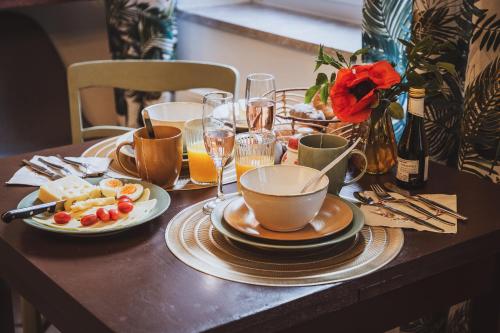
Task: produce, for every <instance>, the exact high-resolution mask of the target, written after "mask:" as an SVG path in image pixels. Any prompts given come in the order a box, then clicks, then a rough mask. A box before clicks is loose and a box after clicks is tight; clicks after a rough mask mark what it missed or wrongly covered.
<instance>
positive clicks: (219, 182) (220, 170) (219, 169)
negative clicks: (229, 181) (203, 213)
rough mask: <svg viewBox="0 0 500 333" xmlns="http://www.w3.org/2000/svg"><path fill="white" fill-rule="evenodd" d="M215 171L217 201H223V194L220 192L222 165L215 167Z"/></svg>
mask: <svg viewBox="0 0 500 333" xmlns="http://www.w3.org/2000/svg"><path fill="white" fill-rule="evenodd" d="M216 170H217V199H219V200H224V193H223V192H222V173H223V172H224V168H223V167H222V165H220V166H219V165H218V166H217V167H216Z"/></svg>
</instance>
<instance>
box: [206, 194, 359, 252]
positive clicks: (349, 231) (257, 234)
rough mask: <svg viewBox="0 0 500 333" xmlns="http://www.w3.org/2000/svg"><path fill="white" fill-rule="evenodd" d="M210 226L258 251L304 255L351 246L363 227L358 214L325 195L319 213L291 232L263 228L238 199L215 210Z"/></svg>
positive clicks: (342, 201) (356, 210) (356, 208)
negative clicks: (329, 248)
mask: <svg viewBox="0 0 500 333" xmlns="http://www.w3.org/2000/svg"><path fill="white" fill-rule="evenodd" d="M211 221H212V225H213V226H214V228H215V229H217V231H219V232H220V233H221V234H222V235H224V236H225V237H226V238H227V239H229V240H230V241H233V242H237V243H238V244H243V245H246V246H251V247H256V248H258V249H261V250H273V251H275V250H280V251H303V250H312V249H318V248H323V247H328V246H334V245H341V244H349V243H353V240H354V239H355V238H356V235H357V234H358V232H359V231H360V230H361V228H362V227H363V225H364V216H363V213H362V212H361V210H360V209H359V208H358V207H357V206H355V205H353V204H352V203H350V202H348V201H345V200H343V199H341V198H339V197H337V196H334V195H330V194H328V195H327V196H326V199H325V202H324V203H323V206H322V207H321V210H320V212H319V213H318V214H317V215H316V217H315V218H314V219H313V220H312V221H310V222H309V224H308V225H307V226H306V227H305V228H303V229H300V230H297V231H292V232H276V231H272V230H269V229H266V228H264V227H263V226H262V225H261V224H260V223H259V221H257V220H256V219H255V216H254V215H253V214H252V212H251V211H250V210H249V209H248V207H247V205H246V204H245V201H244V200H243V197H242V196H241V195H238V196H236V197H232V198H230V199H228V200H227V201H226V202H224V203H223V204H221V205H219V206H217V208H216V209H215V210H214V211H213V212H212V215H211Z"/></svg>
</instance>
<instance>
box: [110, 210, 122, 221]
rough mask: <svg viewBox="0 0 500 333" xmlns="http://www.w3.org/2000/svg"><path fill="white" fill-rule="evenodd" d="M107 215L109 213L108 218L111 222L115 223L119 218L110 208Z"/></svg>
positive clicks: (116, 212)
mask: <svg viewBox="0 0 500 333" xmlns="http://www.w3.org/2000/svg"><path fill="white" fill-rule="evenodd" d="M108 213H109V217H110V218H111V219H112V220H113V221H116V220H118V219H119V218H120V213H118V211H117V210H116V209H114V208H111V209H110V210H108Z"/></svg>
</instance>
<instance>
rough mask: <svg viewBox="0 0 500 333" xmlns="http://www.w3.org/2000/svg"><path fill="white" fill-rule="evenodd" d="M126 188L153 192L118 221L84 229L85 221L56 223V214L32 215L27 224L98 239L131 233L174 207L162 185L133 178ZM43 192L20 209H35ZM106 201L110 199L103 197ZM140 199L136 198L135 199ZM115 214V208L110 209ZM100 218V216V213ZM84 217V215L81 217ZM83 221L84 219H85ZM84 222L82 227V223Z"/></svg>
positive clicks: (95, 180)
mask: <svg viewBox="0 0 500 333" xmlns="http://www.w3.org/2000/svg"><path fill="white" fill-rule="evenodd" d="M105 179H108V180H109V179H110V178H92V179H88V180H87V181H88V182H89V183H90V184H91V185H96V186H97V185H99V184H102V181H103V180H105ZM119 181H120V182H122V184H123V186H124V187H125V186H128V187H134V188H135V187H137V188H141V194H142V192H146V191H148V192H149V195H148V197H149V198H148V199H147V200H146V201H141V202H139V201H140V200H138V201H137V202H134V208H133V210H131V211H130V212H129V213H127V214H125V215H124V217H120V218H119V219H117V220H116V221H113V220H109V221H108V222H103V221H99V222H97V223H95V224H94V225H91V226H82V225H81V224H83V222H79V221H77V220H75V219H72V220H71V221H70V222H69V223H67V224H65V225H58V224H57V223H55V221H54V220H55V218H54V216H55V215H53V214H52V215H49V214H40V215H36V216H32V217H30V218H25V219H23V221H24V222H25V223H26V224H28V225H30V226H32V227H35V228H37V229H41V230H45V231H49V232H54V233H59V234H65V235H71V236H84V237H95V236H106V235H110V234H115V233H118V232H122V231H125V230H128V229H130V228H133V227H136V226H138V225H141V224H144V223H147V222H149V221H151V220H153V219H155V218H157V217H158V216H160V215H161V214H163V213H164V212H165V211H166V210H167V209H168V207H169V206H170V196H169V195H168V193H167V192H166V191H165V190H164V189H162V188H161V187H159V186H156V185H153V184H151V183H148V182H143V181H137V180H131V179H119ZM39 195H40V190H37V191H34V192H32V193H30V194H28V195H27V196H26V197H24V198H23V199H22V200H21V201H20V202H19V204H18V206H17V208H18V209H19V208H25V207H31V206H34V205H39V204H41V203H42V201H41V200H40V199H39ZM100 199H106V198H100ZM134 199H136V198H134ZM102 207H105V208H108V209H109V208H111V207H113V206H112V205H103V206H102ZM97 209H98V207H94V209H93V208H90V209H87V210H86V211H87V212H93V213H94V210H97ZM109 211H111V209H109ZM97 215H98V214H97ZM80 217H81V216H80ZM81 219H82V220H83V218H81ZM80 223H81V224H80Z"/></svg>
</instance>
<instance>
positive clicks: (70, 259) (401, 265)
mask: <svg viewBox="0 0 500 333" xmlns="http://www.w3.org/2000/svg"><path fill="white" fill-rule="evenodd" d="M88 146H89V144H84V145H78V146H66V147H61V148H57V149H51V150H46V151H42V152H40V154H54V153H56V152H57V153H60V154H62V155H66V156H77V155H79V154H80V153H81V152H82V151H83V150H84V148H85V147H88ZM30 156H31V154H29V155H23V156H15V157H10V158H4V159H0V181H2V182H5V181H6V180H8V179H9V177H10V176H11V175H12V174H13V173H14V172H15V171H16V170H17V169H18V167H19V165H20V160H21V157H30ZM387 177H388V176H385V177H380V179H377V178H375V177H365V178H364V179H363V182H362V183H363V184H364V185H365V186H366V185H367V184H369V183H371V182H375V181H379V182H381V181H384V180H385V179H387ZM358 186H359V185H356V186H352V187H350V188H348V189H346V190H347V191H349V190H353V189H356V188H357V187H358ZM226 189H227V190H228V191H234V190H235V186H234V184H233V185H229V186H227V187H226ZM33 190H34V188H33V187H21V186H5V185H0V211H3V210H6V209H8V208H12V207H15V206H16V205H17V203H18V202H19V200H20V199H21V198H22V197H23V196H25V195H26V194H28V193H29V192H31V191H33ZM425 191H426V192H427V193H457V194H458V207H459V209H460V211H461V213H463V214H465V215H467V216H468V217H469V221H468V222H466V223H462V224H460V225H459V232H458V234H456V235H451V234H447V235H441V234H436V233H428V232H414V231H405V244H404V247H403V250H402V251H401V253H400V254H399V255H398V256H397V257H396V259H395V260H393V261H392V262H391V263H390V264H388V265H387V266H385V267H384V268H383V269H380V270H379V271H377V272H375V273H372V274H370V275H368V276H365V277H361V278H358V279H355V280H352V281H348V282H343V283H338V284H334V285H323V286H316V287H300V288H299V287H290V288H277V287H258V286H251V285H246V284H240V283H234V282H228V281H225V280H222V279H218V278H215V277H212V276H208V275H205V274H203V273H200V272H198V271H196V270H194V269H192V268H190V267H188V266H186V265H184V264H183V263H182V262H180V261H179V260H177V259H176V258H175V257H174V256H173V255H172V254H171V253H170V252H169V250H168V249H167V248H166V245H165V240H164V232H165V228H166V226H167V224H168V221H169V220H170V219H171V218H172V217H173V216H174V215H175V214H176V213H177V212H179V211H180V210H181V209H183V208H184V207H186V206H188V205H190V204H192V203H194V202H197V201H199V200H202V199H206V198H209V197H211V196H213V195H214V190H213V189H210V190H199V191H189V192H182V191H181V192H175V193H172V194H171V196H172V205H171V207H170V208H169V209H168V211H167V212H166V213H165V214H164V215H163V216H162V217H160V218H158V219H157V220H156V221H153V222H152V223H148V224H146V225H143V226H140V227H137V228H135V229H134V230H132V231H129V232H125V233H122V234H118V235H116V236H113V237H107V238H102V239H97V238H93V239H77V238H70V237H63V236H58V235H55V234H50V233H47V232H43V231H40V230H36V229H34V228H32V227H30V226H28V225H26V224H24V223H22V222H21V221H16V222H14V223H11V224H9V225H6V224H2V225H0V263H1V264H0V276H1V278H2V279H3V281H5V282H6V283H7V284H8V285H10V286H11V287H12V288H14V289H15V290H17V291H18V292H19V293H20V294H22V295H23V296H24V297H25V298H27V299H28V300H29V301H30V302H31V303H32V304H33V305H34V306H36V307H37V308H38V309H39V310H40V311H41V312H42V313H43V314H44V315H45V316H46V317H47V318H48V319H49V320H50V321H51V322H52V323H53V324H54V325H55V326H56V327H58V328H59V329H60V330H62V331H63V332H109V331H117V332H197V331H205V330H210V331H212V330H213V331H228V332H237V331H259V332H264V331H265V332H269V331H280V330H290V331H304V330H306V329H307V330H308V331H310V332H318V331H321V330H322V329H323V330H325V329H327V328H328V330H329V331H333V328H334V329H335V331H337V332H344V331H369V332H378V331H383V330H385V329H390V328H391V327H394V326H396V325H398V324H400V323H403V322H405V321H408V320H411V319H415V318H417V317H418V316H420V315H423V314H425V313H429V312H431V311H435V310H439V309H442V308H443V307H445V306H447V305H451V304H454V303H457V302H459V301H462V300H464V299H467V298H472V299H473V300H474V302H477V304H478V307H474V309H479V310H478V311H477V314H478V316H476V315H474V317H473V319H474V320H475V322H474V323H473V324H474V325H476V327H480V332H494V331H495V330H496V328H495V325H496V323H495V321H496V319H497V316H498V302H499V300H500V297H499V295H500V294H499V288H500V287H499V283H498V282H499V281H500V274H499V253H500V213H499V212H500V208H499V206H500V200H499V198H500V187H499V186H498V185H493V184H490V183H488V182H486V181H482V180H481V179H478V178H476V177H474V176H472V175H468V174H463V173H458V172H457V171H455V170H453V169H450V168H447V167H444V166H440V165H436V164H431V169H430V181H429V184H428V185H427V187H426V189H425ZM6 295H8V289H7V288H5V284H3V283H1V281H0V298H2V300H3V302H0V310H1V313H2V316H0V319H3V322H2V325H3V326H2V327H0V331H2V332H8V328H9V324H10V323H9V321H8V320H6V318H8V317H9V315H8V314H9V311H10V310H9V302H6V300H8V297H7V296H6ZM6 314H7V315H6ZM2 328H3V329H2Z"/></svg>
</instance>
